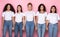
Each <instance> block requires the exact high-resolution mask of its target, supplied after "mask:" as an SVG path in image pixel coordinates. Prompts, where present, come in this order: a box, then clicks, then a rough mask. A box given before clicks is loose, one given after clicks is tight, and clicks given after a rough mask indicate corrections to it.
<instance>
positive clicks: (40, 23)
mask: <svg viewBox="0 0 60 37" xmlns="http://www.w3.org/2000/svg"><path fill="white" fill-rule="evenodd" d="M36 16H37V18H36V21H37V24H36V26H35V28H37V29H38V37H44V35H45V30H46V17H47V12H46V7H45V5H44V4H40V5H39V7H38V12H37V13H36Z"/></svg>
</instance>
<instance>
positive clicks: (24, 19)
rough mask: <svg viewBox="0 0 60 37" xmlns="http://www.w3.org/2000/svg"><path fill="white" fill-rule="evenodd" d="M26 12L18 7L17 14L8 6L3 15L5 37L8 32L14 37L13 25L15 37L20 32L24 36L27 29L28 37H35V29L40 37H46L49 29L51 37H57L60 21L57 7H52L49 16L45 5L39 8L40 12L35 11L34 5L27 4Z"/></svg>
mask: <svg viewBox="0 0 60 37" xmlns="http://www.w3.org/2000/svg"><path fill="white" fill-rule="evenodd" d="M27 8H28V9H27V10H28V11H26V12H23V10H22V6H21V5H18V6H17V12H15V10H14V8H13V6H12V5H11V4H9V3H8V4H6V5H5V7H4V9H3V13H2V24H3V25H2V27H3V37H6V32H7V30H8V32H9V37H12V25H13V26H14V33H15V34H14V37H18V31H20V32H19V33H20V37H23V36H22V30H25V28H26V37H33V32H34V27H35V30H37V32H38V37H44V35H45V31H46V29H48V32H49V37H57V31H58V20H60V17H59V15H58V14H57V9H56V6H55V5H53V6H51V9H50V13H49V14H47V12H46V7H45V5H44V4H40V5H39V6H38V12H36V13H35V12H34V11H33V5H32V3H28V4H27Z"/></svg>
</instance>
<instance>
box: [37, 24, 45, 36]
mask: <svg viewBox="0 0 60 37" xmlns="http://www.w3.org/2000/svg"><path fill="white" fill-rule="evenodd" d="M45 30H46V25H45V24H38V37H44V34H45Z"/></svg>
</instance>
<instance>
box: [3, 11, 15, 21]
mask: <svg viewBox="0 0 60 37" xmlns="http://www.w3.org/2000/svg"><path fill="white" fill-rule="evenodd" d="M2 17H4V20H7V21H8V20H12V17H14V12H12V11H5V12H3V13H2Z"/></svg>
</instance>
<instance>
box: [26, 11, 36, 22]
mask: <svg viewBox="0 0 60 37" xmlns="http://www.w3.org/2000/svg"><path fill="white" fill-rule="evenodd" d="M34 16H35V12H34V11H27V12H25V17H26V20H27V21H33V17H34Z"/></svg>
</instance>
